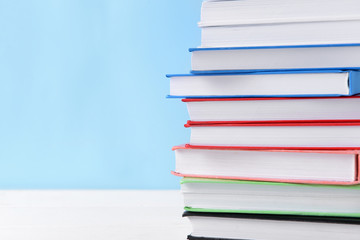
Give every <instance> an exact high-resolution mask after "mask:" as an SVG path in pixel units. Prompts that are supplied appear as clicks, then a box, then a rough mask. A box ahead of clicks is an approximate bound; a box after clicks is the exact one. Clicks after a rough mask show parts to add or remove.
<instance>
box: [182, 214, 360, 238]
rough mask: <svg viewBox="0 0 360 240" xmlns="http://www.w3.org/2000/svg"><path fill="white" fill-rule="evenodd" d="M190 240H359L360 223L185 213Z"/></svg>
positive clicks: (266, 215)
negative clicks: (190, 227)
mask: <svg viewBox="0 0 360 240" xmlns="http://www.w3.org/2000/svg"><path fill="white" fill-rule="evenodd" d="M183 217H186V218H188V219H189V221H190V223H191V225H192V229H193V231H192V233H191V235H189V236H188V239H189V240H230V239H232V240H234V239H235V240H236V239H237V240H240V239H266V240H289V239H291V240H304V239H327V240H339V239H346V240H357V239H359V235H360V227H359V224H360V219H358V218H351V217H347V218H344V217H316V216H296V215H270V214H239V213H204V212H184V214H183Z"/></svg>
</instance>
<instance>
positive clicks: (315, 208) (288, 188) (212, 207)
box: [181, 177, 360, 218]
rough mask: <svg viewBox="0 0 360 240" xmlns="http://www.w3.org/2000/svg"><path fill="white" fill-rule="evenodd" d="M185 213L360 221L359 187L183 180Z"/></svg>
mask: <svg viewBox="0 0 360 240" xmlns="http://www.w3.org/2000/svg"><path fill="white" fill-rule="evenodd" d="M181 192H182V194H183V197H184V203H185V210H186V211H192V212H224V213H227V212H228V213H254V214H255V213H257V214H281V215H283V214H288V215H308V216H338V217H359V218H360V206H359V197H360V185H350V186H337V185H316V184H297V183H276V182H259V181H240V180H224V179H206V178H186V177H185V178H183V179H182V180H181Z"/></svg>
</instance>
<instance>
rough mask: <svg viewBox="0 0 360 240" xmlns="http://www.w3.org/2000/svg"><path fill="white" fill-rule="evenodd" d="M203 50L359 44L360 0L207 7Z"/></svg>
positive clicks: (265, 0)
mask: <svg viewBox="0 0 360 240" xmlns="http://www.w3.org/2000/svg"><path fill="white" fill-rule="evenodd" d="M199 26H200V27H201V28H202V41H201V47H235V46H278V45H308V44H339V43H355V42H359V39H360V32H359V31H356V30H355V29H359V27H360V1H358V0H342V1H338V0H336V1H335V0H292V1H289V0H272V1H269V0H239V1H224V0H223V1H204V2H203V5H202V10H201V21H200V22H199Z"/></svg>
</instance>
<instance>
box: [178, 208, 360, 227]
mask: <svg viewBox="0 0 360 240" xmlns="http://www.w3.org/2000/svg"><path fill="white" fill-rule="evenodd" d="M191 216H198V217H215V218H245V219H259V220H273V221H296V222H317V223H333V224H355V225H360V218H357V217H323V216H306V215H280V214H253V213H212V212H188V211H186V212H184V213H183V217H191Z"/></svg>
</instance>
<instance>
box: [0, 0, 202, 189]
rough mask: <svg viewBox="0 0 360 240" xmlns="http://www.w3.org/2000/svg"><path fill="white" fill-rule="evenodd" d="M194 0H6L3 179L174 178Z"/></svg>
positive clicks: (2, 13) (134, 182) (104, 185)
mask: <svg viewBox="0 0 360 240" xmlns="http://www.w3.org/2000/svg"><path fill="white" fill-rule="evenodd" d="M200 6H201V1H200V0H181V1H171V0H152V1H150V0H136V1H124V0H118V1H116V0H113V1H111V0H97V1H89V0H81V1H80V0H57V1H55V0H52V1H50V0H41V1H40V0H37V1H34V0H32V1H29V0H21V1H20V0H1V1H0V84H1V86H0V109H1V118H0V188H1V189H88V188H90V189H117V188H119V189H175V188H178V185H179V179H178V178H177V177H174V176H172V175H171V174H170V170H172V169H173V168H174V165H175V164H174V160H175V159H174V154H173V152H171V150H170V149H171V147H172V146H173V145H176V144H181V143H185V142H187V141H188V138H189V131H188V130H187V129H185V128H183V124H184V123H185V121H186V120H187V118H188V116H187V111H186V106H185V104H183V103H181V102H180V100H169V99H165V96H166V94H167V93H168V91H169V84H168V80H167V79H166V78H165V74H166V73H187V72H188V71H189V69H190V54H189V53H188V52H187V49H188V48H189V47H196V46H198V45H199V44H200V31H199V29H198V28H197V25H196V23H197V22H198V21H199V18H200Z"/></svg>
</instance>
